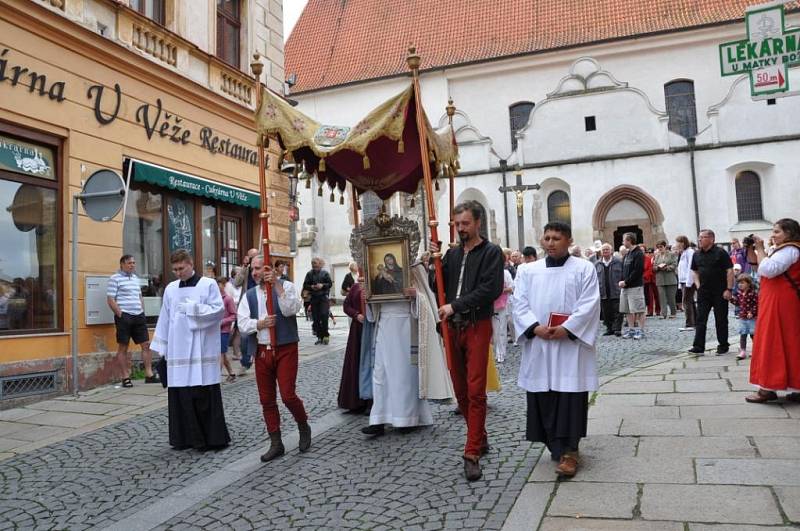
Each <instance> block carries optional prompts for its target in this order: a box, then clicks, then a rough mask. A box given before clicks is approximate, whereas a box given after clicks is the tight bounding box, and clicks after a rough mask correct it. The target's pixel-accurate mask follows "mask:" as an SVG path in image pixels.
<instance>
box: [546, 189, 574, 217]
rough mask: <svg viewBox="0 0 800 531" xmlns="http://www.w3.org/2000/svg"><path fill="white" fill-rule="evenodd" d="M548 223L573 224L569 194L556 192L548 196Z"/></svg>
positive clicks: (561, 191)
mask: <svg viewBox="0 0 800 531" xmlns="http://www.w3.org/2000/svg"><path fill="white" fill-rule="evenodd" d="M547 221H548V222H553V221H560V222H562V223H566V224H567V225H569V224H571V221H572V214H571V212H570V205H569V196H568V195H567V192H564V191H563V190H556V191H555V192H553V193H551V194H550V195H548V196H547Z"/></svg>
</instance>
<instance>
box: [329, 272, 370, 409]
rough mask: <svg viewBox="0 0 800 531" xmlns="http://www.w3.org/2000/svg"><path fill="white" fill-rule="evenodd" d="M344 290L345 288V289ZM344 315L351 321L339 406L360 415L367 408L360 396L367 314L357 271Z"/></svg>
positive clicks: (344, 306)
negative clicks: (364, 329)
mask: <svg viewBox="0 0 800 531" xmlns="http://www.w3.org/2000/svg"><path fill="white" fill-rule="evenodd" d="M343 289H344V288H343ZM342 309H343V310H344V313H346V314H347V315H348V316H349V317H350V318H351V319H352V322H351V323H350V333H349V335H348V336H347V348H346V350H345V352H344V365H343V366H342V380H341V383H340V384H339V397H338V400H337V402H338V404H339V407H340V408H342V409H346V410H348V412H349V413H360V412H361V411H363V410H364V408H365V407H367V403H368V402H367V401H366V400H362V399H361V396H360V394H359V383H358V377H359V365H360V363H361V335H362V333H363V328H364V326H363V323H364V314H365V313H366V309H365V301H364V290H363V289H362V287H361V278H360V276H359V274H358V270H357V269H356V271H355V274H354V275H353V283H352V284H350V285H349V287H348V291H347V297H345V299H344V304H343V305H342Z"/></svg>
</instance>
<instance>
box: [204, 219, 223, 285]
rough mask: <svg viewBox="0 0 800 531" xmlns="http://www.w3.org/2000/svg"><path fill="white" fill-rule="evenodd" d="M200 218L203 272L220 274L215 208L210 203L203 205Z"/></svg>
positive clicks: (210, 274)
mask: <svg viewBox="0 0 800 531" xmlns="http://www.w3.org/2000/svg"><path fill="white" fill-rule="evenodd" d="M200 217H201V219H202V226H201V229H200V230H201V237H202V239H203V241H202V249H203V274H204V275H206V276H210V277H217V276H219V275H220V267H219V266H220V264H219V263H218V262H217V209H216V208H215V207H214V206H212V205H203V206H202V207H201V209H200Z"/></svg>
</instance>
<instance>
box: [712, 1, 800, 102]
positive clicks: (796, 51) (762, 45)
mask: <svg viewBox="0 0 800 531" xmlns="http://www.w3.org/2000/svg"><path fill="white" fill-rule="evenodd" d="M745 24H746V26H747V38H746V39H743V40H739V41H733V42H726V43H724V44H720V46H719V60H720V69H721V73H722V75H723V76H738V75H742V74H749V76H750V93H751V95H752V96H763V95H766V94H775V93H781V92H787V91H788V90H789V72H788V69H789V67H790V66H795V65H798V64H800V28H795V29H786V22H785V14H784V8H783V5H777V6H774V5H773V6H768V7H764V6H763V5H762V6H753V7H752V8H750V9H748V10H747V14H746V15H745Z"/></svg>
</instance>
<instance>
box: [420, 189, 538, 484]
mask: <svg viewBox="0 0 800 531" xmlns="http://www.w3.org/2000/svg"><path fill="white" fill-rule="evenodd" d="M484 216H485V212H484V210H483V207H482V206H481V204H480V203H478V202H477V201H465V202H463V203H459V204H458V205H456V207H455V208H454V209H453V222H454V224H455V229H456V232H458V237H459V239H460V244H459V245H457V246H456V247H453V248H451V249H448V251H447V253H446V254H445V256H444V259H443V262H442V266H443V273H444V284H445V300H446V304H444V305H443V306H441V307H440V308H439V318H440V319H442V320H444V319H448V330H449V333H450V344H451V347H452V352H450V359H449V360H448V366H449V369H450V377H451V378H452V380H453V389H454V391H455V394H456V398H457V399H458V407H459V409H460V410H461V412H462V414H463V416H464V420H466V421H467V442H466V444H465V446H464V475H465V476H466V478H467V480H468V481H477V480H478V479H480V478H481V475H482V472H481V466H480V464H479V459H480V457H481V456H482V455H484V454H485V453H486V452H487V451H488V450H489V442H488V437H487V434H486V368H487V365H488V361H489V358H488V356H489V343H490V342H491V340H492V315H493V314H494V301H495V299H497V297H499V296H500V294H501V293H502V291H503V251H502V249H500V247H498V246H497V245H495V244H493V243H491V242H489V241H487V240H484V239H483V238H482V237H481V236H480V227H481V224H482V223H483V222H484V219H483V218H484ZM430 250H431V253H433V254H436V253H438V252H439V243H438V242H431V246H430ZM520 269H523V268H520Z"/></svg>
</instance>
